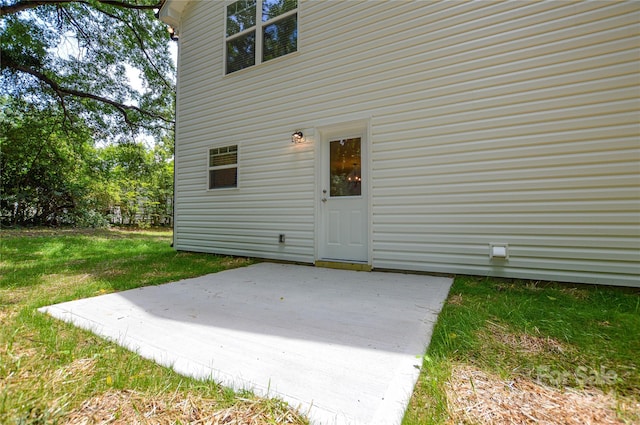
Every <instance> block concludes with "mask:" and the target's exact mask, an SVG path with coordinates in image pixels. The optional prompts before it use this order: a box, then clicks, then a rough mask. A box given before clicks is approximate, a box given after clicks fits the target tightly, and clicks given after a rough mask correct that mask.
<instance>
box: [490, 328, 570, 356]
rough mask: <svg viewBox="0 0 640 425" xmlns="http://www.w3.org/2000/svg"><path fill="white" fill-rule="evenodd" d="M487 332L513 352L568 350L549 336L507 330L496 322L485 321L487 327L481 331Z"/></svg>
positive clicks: (532, 352)
mask: <svg viewBox="0 0 640 425" xmlns="http://www.w3.org/2000/svg"><path fill="white" fill-rule="evenodd" d="M482 332H484V333H485V334H488V337H489V338H490V339H492V340H493V341H495V342H497V343H499V344H502V345H506V346H507V347H509V349H511V350H513V351H515V352H521V353H528V354H540V353H551V354H558V353H565V352H567V351H568V350H569V348H568V347H566V346H565V345H563V344H562V343H561V342H560V341H558V340H556V339H553V338H550V337H545V338H543V337H539V336H535V335H530V334H526V333H517V334H516V333H513V332H509V330H508V328H507V327H506V326H504V325H501V324H499V323H496V322H492V321H487V327H486V328H485V329H484V330H483V331H482Z"/></svg>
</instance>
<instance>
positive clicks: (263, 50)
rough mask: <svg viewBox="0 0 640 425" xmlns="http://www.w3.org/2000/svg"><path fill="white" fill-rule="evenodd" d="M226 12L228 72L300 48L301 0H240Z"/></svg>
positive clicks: (226, 60) (226, 59)
mask: <svg viewBox="0 0 640 425" xmlns="http://www.w3.org/2000/svg"><path fill="white" fill-rule="evenodd" d="M226 15H227V26H226V39H225V47H226V48H225V52H226V53H225V55H226V58H225V63H226V73H227V74H230V73H232V72H235V71H239V70H241V69H244V68H247V67H250V66H253V65H257V64H259V63H262V62H266V61H268V60H270V59H274V58H277V57H280V56H284V55H286V54H288V53H292V52H295V51H297V50H298V0H238V1H235V2H233V3H230V4H228V5H227V12H226Z"/></svg>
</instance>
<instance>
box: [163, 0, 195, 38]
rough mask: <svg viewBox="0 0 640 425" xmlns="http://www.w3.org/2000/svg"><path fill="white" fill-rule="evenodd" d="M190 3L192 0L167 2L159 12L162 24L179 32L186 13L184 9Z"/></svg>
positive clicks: (171, 0) (170, 0)
mask: <svg viewBox="0 0 640 425" xmlns="http://www.w3.org/2000/svg"><path fill="white" fill-rule="evenodd" d="M190 1H191V0H166V1H165V2H164V4H163V5H162V7H161V8H160V11H159V12H158V17H159V18H160V20H161V21H162V22H164V23H166V24H168V25H170V26H171V27H172V28H174V30H176V31H178V30H179V29H180V22H181V20H182V19H181V18H182V12H184V8H185V7H186V6H187V4H188V3H189V2H190Z"/></svg>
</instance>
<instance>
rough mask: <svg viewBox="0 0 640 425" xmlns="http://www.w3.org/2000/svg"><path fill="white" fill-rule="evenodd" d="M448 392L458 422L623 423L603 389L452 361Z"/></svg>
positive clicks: (613, 401)
mask: <svg viewBox="0 0 640 425" xmlns="http://www.w3.org/2000/svg"><path fill="white" fill-rule="evenodd" d="M446 394H447V400H448V406H449V415H450V419H451V422H452V423H456V424H480V425H484V424H492V425H502V424H505V425H506V424H509V425H511V424H539V425H555V424H559V423H562V424H567V425H586V424H601V425H610V424H612V425H613V424H615V425H617V424H624V422H623V421H622V420H621V419H619V418H618V417H617V416H616V406H618V407H620V406H619V405H618V403H617V402H616V400H615V399H614V398H613V397H611V396H609V395H606V394H603V393H602V392H601V391H598V390H589V391H580V392H578V391H573V390H564V391H561V390H558V389H556V388H551V387H546V386H542V385H539V384H537V383H535V382H533V381H531V380H529V379H526V378H521V377H517V378H514V379H513V380H507V381H505V380H503V379H500V378H499V377H498V376H495V375H492V374H489V373H486V372H484V371H481V370H479V369H477V368H474V367H471V366H467V365H456V366H454V369H453V371H452V374H451V378H450V380H449V382H448V383H447V385H446ZM638 407H640V405H636V406H633V408H634V409H637V408H638Z"/></svg>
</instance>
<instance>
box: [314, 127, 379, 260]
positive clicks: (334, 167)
mask: <svg viewBox="0 0 640 425" xmlns="http://www.w3.org/2000/svg"><path fill="white" fill-rule="evenodd" d="M321 143H322V146H321V173H320V176H321V177H320V187H319V196H320V214H319V218H320V226H319V235H318V236H319V238H318V239H319V250H318V251H319V257H320V260H327V261H348V262H358V263H367V262H368V259H369V246H368V241H369V236H368V232H369V224H368V222H369V214H368V211H367V206H368V193H367V187H368V184H367V178H368V174H367V167H366V164H367V161H366V145H365V143H366V139H365V137H364V134H348V133H347V134H344V135H342V136H338V137H332V136H331V134H328V135H326V136H324V137H323V138H322V141H321Z"/></svg>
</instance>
